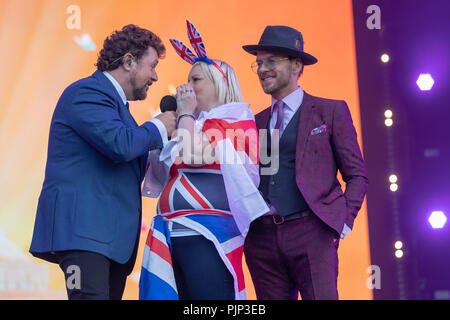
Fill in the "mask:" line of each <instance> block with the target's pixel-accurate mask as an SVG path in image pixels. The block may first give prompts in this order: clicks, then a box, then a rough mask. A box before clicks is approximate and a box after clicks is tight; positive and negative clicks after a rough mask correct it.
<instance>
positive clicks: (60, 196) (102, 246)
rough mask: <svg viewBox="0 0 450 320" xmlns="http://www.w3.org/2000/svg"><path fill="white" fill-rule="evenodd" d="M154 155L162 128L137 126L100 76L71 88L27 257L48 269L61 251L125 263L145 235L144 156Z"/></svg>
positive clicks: (52, 139) (52, 140)
mask: <svg viewBox="0 0 450 320" xmlns="http://www.w3.org/2000/svg"><path fill="white" fill-rule="evenodd" d="M155 147H159V148H162V139H161V136H160V133H159V131H158V128H157V127H156V126H155V125H154V124H152V123H150V122H146V123H144V124H143V125H141V126H138V125H137V123H136V122H135V121H134V119H133V117H132V116H131V114H130V112H129V110H128V107H127V106H125V105H124V104H123V101H122V99H121V98H120V95H119V93H118V92H117V90H116V89H115V88H114V86H113V84H112V83H111V82H110V80H109V79H108V78H106V77H105V75H104V74H103V73H102V72H101V71H96V72H95V73H94V74H93V75H92V76H90V77H88V78H85V79H81V80H79V81H77V82H75V83H73V84H71V85H70V86H69V87H68V88H67V89H66V90H65V91H64V92H63V94H62V95H61V97H60V99H59V101H58V104H57V105H56V108H55V111H54V114H53V118H52V122H51V126H50V135H49V143H48V156H47V165H46V170H45V179H44V183H43V187H42V191H41V194H40V197H39V202H38V208H37V213H36V221H35V226H34V233H33V240H32V243H31V247H30V252H31V253H32V254H33V255H34V256H36V257H39V258H42V259H45V260H47V261H50V262H57V261H56V258H55V256H54V254H53V253H52V252H55V251H63V250H85V251H91V252H96V253H100V254H102V255H104V256H106V257H108V258H110V259H111V260H114V261H116V262H119V263H125V262H127V261H128V260H129V259H130V257H132V253H133V249H135V248H136V247H135V245H136V244H137V241H138V238H139V234H140V226H141V212H142V206H141V201H142V198H141V183H142V180H143V177H144V174H145V172H144V170H145V163H146V160H147V154H148V150H149V148H155ZM132 264H134V261H133V263H132Z"/></svg>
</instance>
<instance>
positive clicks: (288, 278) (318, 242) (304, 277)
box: [244, 213, 340, 300]
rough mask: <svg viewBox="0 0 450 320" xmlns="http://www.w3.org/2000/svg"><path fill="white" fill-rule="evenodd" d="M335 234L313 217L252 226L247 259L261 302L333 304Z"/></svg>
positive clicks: (335, 296) (267, 218)
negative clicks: (297, 301) (323, 302)
mask: <svg viewBox="0 0 450 320" xmlns="http://www.w3.org/2000/svg"><path fill="white" fill-rule="evenodd" d="M339 239H340V238H339V235H338V234H337V232H336V231H335V230H333V229H332V228H331V227H329V226H328V225H327V224H325V223H324V222H323V221H322V220H320V219H319V218H318V217H317V216H316V215H315V214H313V213H310V214H309V215H308V216H306V217H302V218H298V219H294V220H289V221H285V222H284V223H282V224H274V222H273V221H272V217H271V216H264V217H261V218H259V219H257V220H255V221H254V222H253V223H252V224H251V225H250V230H249V233H248V235H247V238H246V240H245V245H244V254H245V259H246V262H247V265H248V268H249V271H250V274H251V277H252V280H253V284H254V286H255V291H256V296H257V298H258V299H262V300H297V299H298V293H299V292H300V295H301V298H302V299H304V300H337V299H338V292H337V276H338V255H337V250H338V247H339Z"/></svg>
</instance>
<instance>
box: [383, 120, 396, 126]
mask: <svg viewBox="0 0 450 320" xmlns="http://www.w3.org/2000/svg"><path fill="white" fill-rule="evenodd" d="M393 124H394V120H392V119H390V118H389V119H386V120H384V125H385V126H386V127H392V125H393Z"/></svg>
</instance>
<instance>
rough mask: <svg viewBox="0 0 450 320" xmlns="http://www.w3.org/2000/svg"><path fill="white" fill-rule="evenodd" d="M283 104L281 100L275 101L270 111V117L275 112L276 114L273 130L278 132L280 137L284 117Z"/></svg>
mask: <svg viewBox="0 0 450 320" xmlns="http://www.w3.org/2000/svg"><path fill="white" fill-rule="evenodd" d="M283 111H284V102H283V101H282V100H280V101H277V102H276V103H275V104H274V106H273V109H272V116H273V114H274V113H275V112H276V113H277V122H276V123H275V127H274V129H278V130H280V136H281V132H282V131H283V116H284V112H283Z"/></svg>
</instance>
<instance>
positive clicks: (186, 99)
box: [176, 84, 197, 115]
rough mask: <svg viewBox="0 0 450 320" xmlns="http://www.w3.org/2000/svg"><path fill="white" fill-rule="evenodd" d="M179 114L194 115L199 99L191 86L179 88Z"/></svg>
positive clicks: (183, 85) (184, 85)
mask: <svg viewBox="0 0 450 320" xmlns="http://www.w3.org/2000/svg"><path fill="white" fill-rule="evenodd" d="M176 98H177V112H178V114H179V115H182V114H186V113H187V114H194V111H195V108H196V107H197V98H196V96H195V92H194V89H193V88H192V86H191V85H189V84H182V85H181V86H179V87H177V97H176Z"/></svg>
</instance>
